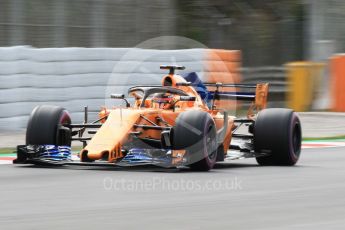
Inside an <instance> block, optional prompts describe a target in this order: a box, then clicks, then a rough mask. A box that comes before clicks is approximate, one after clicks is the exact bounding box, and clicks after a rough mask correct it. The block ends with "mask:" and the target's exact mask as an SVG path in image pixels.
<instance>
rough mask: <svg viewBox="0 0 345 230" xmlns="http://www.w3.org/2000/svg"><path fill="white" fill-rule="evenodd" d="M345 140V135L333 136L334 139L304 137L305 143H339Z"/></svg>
mask: <svg viewBox="0 0 345 230" xmlns="http://www.w3.org/2000/svg"><path fill="white" fill-rule="evenodd" d="M339 140H345V135H339V136H332V137H304V138H303V141H339Z"/></svg>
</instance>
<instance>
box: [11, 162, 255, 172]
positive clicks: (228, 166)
mask: <svg viewBox="0 0 345 230" xmlns="http://www.w3.org/2000/svg"><path fill="white" fill-rule="evenodd" d="M16 167H21V168H36V169H56V170H88V171H89V170H91V171H92V170H96V171H128V172H153V173H155V172H163V173H186V172H188V173H217V169H235V168H236V169H238V168H248V167H259V166H258V165H256V164H245V163H241V164H239V163H217V164H216V165H215V166H214V168H213V169H212V170H211V171H208V172H198V171H192V170H191V169H190V168H188V167H181V168H162V167H158V166H154V165H143V166H130V167H119V166H79V165H71V166H41V165H16Z"/></svg>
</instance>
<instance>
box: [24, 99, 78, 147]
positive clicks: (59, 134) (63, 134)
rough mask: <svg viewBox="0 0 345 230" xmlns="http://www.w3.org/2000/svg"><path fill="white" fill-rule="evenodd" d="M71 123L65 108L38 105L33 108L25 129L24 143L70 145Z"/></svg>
mask: <svg viewBox="0 0 345 230" xmlns="http://www.w3.org/2000/svg"><path fill="white" fill-rule="evenodd" d="M67 124H71V118H70V115H69V113H68V112H67V110H65V109H64V108H61V107H59V106H52V105H40V106H37V107H35V108H34V109H33V111H32V113H31V115H30V118H29V121H28V125H27V129H26V145H60V146H61V145H64V146H71V132H70V129H69V128H66V127H63V125H67Z"/></svg>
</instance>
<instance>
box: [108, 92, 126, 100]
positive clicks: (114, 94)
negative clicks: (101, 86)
mask: <svg viewBox="0 0 345 230" xmlns="http://www.w3.org/2000/svg"><path fill="white" fill-rule="evenodd" d="M110 98H112V99H125V95H124V94H120V93H113V94H111V95H110Z"/></svg>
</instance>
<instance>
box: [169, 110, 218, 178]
mask: <svg viewBox="0 0 345 230" xmlns="http://www.w3.org/2000/svg"><path fill="white" fill-rule="evenodd" d="M216 137H217V131H216V125H215V123H214V120H213V119H212V117H211V115H210V114H208V113H207V112H204V111H187V112H183V113H181V114H180V115H179V116H178V117H177V119H176V123H175V126H174V128H173V148H174V149H177V150H179V149H185V150H186V154H187V159H188V166H189V167H190V168H191V169H192V170H194V171H208V170H210V169H212V168H213V166H214V165H215V163H216V160H217V140H216Z"/></svg>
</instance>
